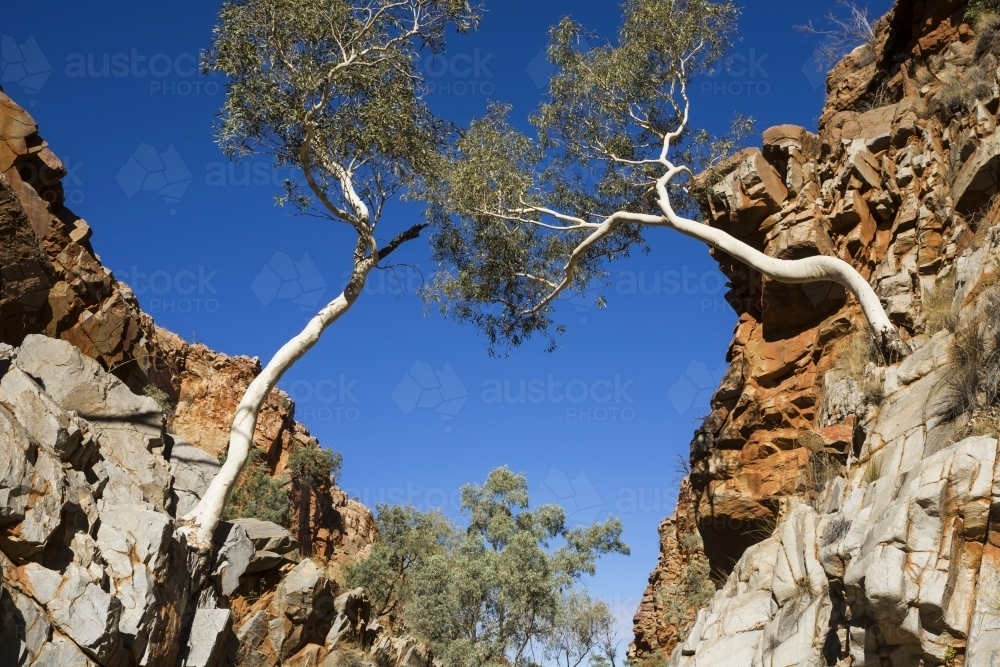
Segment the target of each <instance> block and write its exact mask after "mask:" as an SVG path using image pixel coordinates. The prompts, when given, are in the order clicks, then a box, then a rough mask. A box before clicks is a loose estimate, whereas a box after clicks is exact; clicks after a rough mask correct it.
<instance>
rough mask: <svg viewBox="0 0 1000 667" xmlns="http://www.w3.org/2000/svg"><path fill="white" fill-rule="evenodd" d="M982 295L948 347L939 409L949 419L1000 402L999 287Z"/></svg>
mask: <svg viewBox="0 0 1000 667" xmlns="http://www.w3.org/2000/svg"><path fill="white" fill-rule="evenodd" d="M981 298H982V303H981V308H980V310H979V312H978V313H976V315H975V316H973V317H971V318H969V321H968V322H966V323H965V324H964V325H963V326H961V327H959V328H958V330H957V331H955V338H954V341H953V342H952V346H951V358H950V363H949V366H948V372H947V376H946V385H947V387H946V390H945V395H944V398H943V402H942V404H941V412H942V413H943V414H945V415H946V416H948V417H951V418H952V419H956V418H958V417H960V416H963V415H972V414H974V413H975V412H976V411H977V410H987V409H990V408H993V407H997V406H998V405H1000V286H997V285H992V286H990V287H987V288H986V290H985V292H984V294H983V296H982V297H981Z"/></svg>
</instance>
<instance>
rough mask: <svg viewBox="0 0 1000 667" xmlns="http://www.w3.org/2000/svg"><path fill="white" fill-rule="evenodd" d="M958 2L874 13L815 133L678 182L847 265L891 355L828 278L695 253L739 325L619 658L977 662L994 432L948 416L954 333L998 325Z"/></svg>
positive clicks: (992, 174) (974, 51) (981, 648)
mask: <svg viewBox="0 0 1000 667" xmlns="http://www.w3.org/2000/svg"><path fill="white" fill-rule="evenodd" d="M966 9H967V6H966V3H965V2H957V1H947V0H936V1H935V0H926V1H914V0H898V2H896V4H895V6H894V8H893V9H892V11H891V12H890V13H889V14H888V15H887V16H885V17H883V18H882V19H881V20H880V21H879V22H878V24H877V26H876V28H877V30H876V34H877V39H876V41H875V43H874V44H873V45H870V46H863V47H859V48H858V49H856V50H855V51H853V52H852V53H851V54H849V55H848V56H847V57H846V58H844V59H843V60H842V61H841V62H840V63H839V64H837V65H836V66H835V67H834V69H833V70H832V71H831V72H830V74H829V76H828V80H827V96H828V99H827V104H826V107H825V108H824V110H823V113H822V115H821V117H820V123H819V130H818V132H817V133H813V132H811V131H809V130H806V129H805V128H801V127H796V126H787V125H786V126H779V127H774V128H770V129H768V130H767V131H765V132H764V134H763V146H762V147H761V148H760V149H748V150H746V151H743V152H742V153H740V154H739V155H737V156H735V157H734V158H733V159H731V160H730V161H729V162H728V163H727V164H726V165H724V166H723V167H722V168H721V169H720V170H718V171H716V172H712V173H710V174H706V175H703V176H702V177H701V186H702V188H703V190H704V192H705V193H706V194H705V196H704V197H703V207H704V210H705V213H706V217H707V220H708V222H709V224H712V225H713V226H717V227H719V228H721V229H724V230H726V231H728V232H730V233H731V234H733V235H735V236H737V237H739V238H740V239H742V240H743V241H745V242H747V243H749V244H750V245H752V246H754V247H755V248H758V249H760V250H762V251H764V252H765V253H767V254H769V255H771V256H775V257H781V258H786V259H795V258H799V257H805V256H810V255H817V254H823V255H831V256H837V257H840V258H842V259H844V260H846V261H848V262H850V263H851V264H852V265H853V266H854V267H855V268H856V269H857V270H858V271H859V272H861V274H862V275H863V276H864V277H865V278H866V279H868V280H869V282H870V283H871V284H872V285H873V287H875V289H876V291H877V293H878V294H879V296H880V297H881V299H882V302H883V305H884V306H885V308H886V311H887V312H888V314H889V316H890V318H891V319H892V320H893V322H894V323H896V324H897V325H898V326H899V327H900V329H901V332H902V333H903V336H904V338H905V339H906V340H907V341H908V343H909V344H910V345H911V346H912V347H913V349H914V352H913V353H912V354H911V355H910V356H909V357H907V358H906V359H905V360H892V359H889V360H886V359H882V358H880V357H879V355H878V354H877V351H876V349H875V347H874V346H873V345H871V343H870V341H869V340H868V339H867V333H865V332H866V328H865V323H864V320H863V318H862V316H861V314H860V310H859V308H858V307H857V305H856V303H854V301H853V299H848V298H847V297H846V295H845V294H844V292H843V290H842V289H840V288H839V287H837V286H835V285H832V284H815V285H806V286H795V285H781V284H777V283H774V282H772V281H769V280H767V279H766V278H762V277H761V276H759V275H753V274H751V273H749V272H748V271H746V269H745V268H744V267H743V266H741V265H739V264H737V263H735V262H733V261H732V259H731V258H729V257H726V256H724V255H722V254H721V253H715V256H716V259H717V260H718V261H719V263H720V266H721V268H722V270H723V271H724V272H725V273H726V274H727V276H729V278H730V280H731V283H732V290H731V292H730V294H729V301H730V303H731V304H732V305H733V307H734V309H735V310H736V311H737V313H738V314H739V322H738V324H737V327H736V331H735V335H734V338H733V342H732V345H731V347H730V349H729V352H728V361H729V362H730V367H729V370H728V372H727V373H726V375H725V377H724V378H723V380H722V382H721V384H720V387H719V388H718V390H717V391H716V393H715V395H714V397H713V399H712V402H711V406H712V411H711V413H710V415H709V416H708V417H707V418H706V420H705V422H704V423H703V425H702V426H701V428H700V429H699V430H698V431H697V432H696V434H695V438H694V440H693V441H692V443H691V455H690V465H691V471H690V474H689V476H688V477H687V478H686V479H685V481H684V483H683V485H682V488H681V492H680V494H679V500H678V506H677V510H676V512H675V514H674V515H673V516H672V517H668V518H667V519H665V520H664V521H663V523H662V524H661V526H660V538H661V554H660V559H659V563H658V565H657V567H656V569H655V570H654V571H653V573H652V574H651V575H650V583H649V587H648V588H647V590H646V593H645V595H644V597H643V601H642V603H641V605H640V608H639V610H638V612H637V614H636V616H635V640H634V642H633V644H632V645H631V646H630V649H629V655H630V657H631V658H632V659H634V660H637V661H642V660H651V659H652V660H662V659H664V658H666V657H668V656H669V664H671V665H678V666H681V665H683V666H685V667H687V666H693V665H698V666H699V667H706V666H709V665H769V666H775V667H776V666H778V665H781V666H783V667H784V666H791V665H805V664H809V665H844V666H846V665H890V664H891V665H961V664H965V665H994V664H1000V637H998V635H997V629H998V628H1000V616H998V614H1000V596H997V593H996V590H997V586H998V584H1000V580H998V579H997V573H996V568H997V562H998V561H997V551H996V548H997V545H1000V538H998V537H997V535H998V526H997V524H996V517H997V516H1000V510H998V509H997V508H1000V469H995V464H996V460H997V456H996V453H997V439H996V438H997V434H998V433H1000V424H998V423H997V413H996V411H995V410H993V411H992V412H989V411H987V412H985V413H983V414H982V415H981V416H980V417H975V416H973V417H972V418H971V419H970V416H969V415H964V416H960V415H959V416H957V415H956V414H954V411H949V409H948V404H949V402H950V399H951V397H950V392H951V391H952V388H953V386H954V378H955V372H956V370H955V369H956V364H958V363H959V361H960V360H959V359H957V355H958V353H959V352H961V347H960V346H959V343H960V342H961V336H963V335H964V334H963V333H962V332H963V331H965V330H967V329H968V324H969V323H970V322H982V323H983V324H982V327H983V329H984V330H989V331H991V332H995V331H996V330H997V327H998V326H1000V313H998V312H997V310H998V309H1000V305H998V304H1000V300H997V299H996V294H997V288H996V283H997V281H998V279H1000V272H998V262H1000V259H998V258H1000V207H998V206H997V199H996V198H995V195H996V194H997V190H998V182H1000V181H998V178H997V176H998V173H1000V172H998V167H997V165H998V164H1000V139H998V137H1000V133H998V130H997V111H998V107H1000V86H998V80H1000V79H998V76H1000V69H998V64H1000V61H998V56H1000V50H998V48H997V44H998V41H997V28H996V25H997V23H996V21H994V22H992V23H989V22H987V23H986V24H981V25H979V33H978V34H977V28H976V27H973V26H972V25H969V24H968V23H967V22H966V21H965V12H966ZM963 327H964V328H965V329H963ZM956 350H957V351H956ZM994 353H995V352H994ZM990 368H993V367H990ZM994 370H995V369H994ZM993 374H994V375H995V372H994V373H993ZM956 417H957V418H956ZM708 580H711V581H712V582H714V586H709V587H708V588H707V590H706V586H705V582H706V581H708ZM716 589H717V590H716ZM678 600H688V601H690V603H689V604H688V605H687V608H686V609H685V608H683V605H682V604H680V603H679V602H678Z"/></svg>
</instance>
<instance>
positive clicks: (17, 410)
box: [0, 368, 81, 461]
mask: <svg viewBox="0 0 1000 667" xmlns="http://www.w3.org/2000/svg"><path fill="white" fill-rule="evenodd" d="M0 405H3V406H4V407H6V408H7V410H8V411H9V412H10V413H11V414H12V415H13V416H14V419H16V420H17V422H18V423H19V424H21V426H22V427H24V430H25V431H26V432H27V433H28V436H29V437H30V438H31V440H32V442H34V443H35V444H37V445H39V446H41V447H45V448H46V449H48V450H49V451H51V452H53V453H54V454H56V456H58V457H59V458H60V459H61V460H63V461H67V460H69V458H70V455H72V454H73V451H74V450H75V449H76V447H77V445H79V444H80V436H81V432H80V426H79V424H78V423H77V421H76V419H74V418H71V416H70V415H69V414H67V413H66V412H65V411H63V410H62V408H60V407H59V406H58V405H56V402H55V401H53V400H52V399H51V398H49V396H48V395H47V394H45V392H43V391H42V388H41V387H39V386H38V385H37V384H36V383H35V381H34V380H32V379H31V378H30V377H28V375H27V374H25V373H24V372H23V371H21V370H20V369H18V368H11V369H10V370H9V371H8V372H7V373H6V374H4V376H3V378H0Z"/></svg>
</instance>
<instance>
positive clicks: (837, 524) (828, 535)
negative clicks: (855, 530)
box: [819, 516, 851, 547]
mask: <svg viewBox="0 0 1000 667" xmlns="http://www.w3.org/2000/svg"><path fill="white" fill-rule="evenodd" d="M850 530H851V522H850V521H848V520H847V518H846V517H844V516H838V517H837V518H835V519H833V520H832V521H830V523H828V524H826V528H824V529H823V534H822V535H821V536H820V539H819V543H820V546H823V547H825V546H829V545H831V544H833V543H835V542H839V541H840V540H842V539H844V537H845V536H846V535H847V533H848V531H850Z"/></svg>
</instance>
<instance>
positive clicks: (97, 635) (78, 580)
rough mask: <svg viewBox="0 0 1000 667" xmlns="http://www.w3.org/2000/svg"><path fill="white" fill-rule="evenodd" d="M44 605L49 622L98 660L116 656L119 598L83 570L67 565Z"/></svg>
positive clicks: (113, 659) (115, 657)
mask: <svg viewBox="0 0 1000 667" xmlns="http://www.w3.org/2000/svg"><path fill="white" fill-rule="evenodd" d="M45 608H46V609H47V610H48V612H49V618H50V619H52V624H53V625H54V626H55V627H56V628H57V629H58V630H59V631H60V632H62V633H63V634H65V635H66V636H67V637H69V638H70V639H71V640H73V643H75V644H76V645H77V646H79V647H80V648H81V649H82V650H83V651H84V652H86V653H87V654H88V655H89V656H90V657H91V658H93V659H94V660H96V661H97V662H99V663H101V664H107V663H111V662H114V661H115V660H116V659H120V658H118V654H119V653H120V650H121V638H120V636H119V634H118V623H119V619H120V618H121V613H122V605H121V602H119V601H118V600H117V599H116V598H115V597H113V596H112V595H111V594H110V593H107V592H106V591H104V590H103V589H102V588H101V587H100V586H98V585H97V584H95V583H94V582H93V581H92V580H91V576H90V574H89V573H88V572H87V571H86V570H84V569H83V568H80V567H79V566H76V565H70V566H69V568H68V569H67V571H66V574H65V575H64V576H63V580H62V584H61V585H60V586H59V589H58V592H57V595H56V597H55V598H53V599H52V600H50V601H49V602H48V603H47V604H46V605H45Z"/></svg>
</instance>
